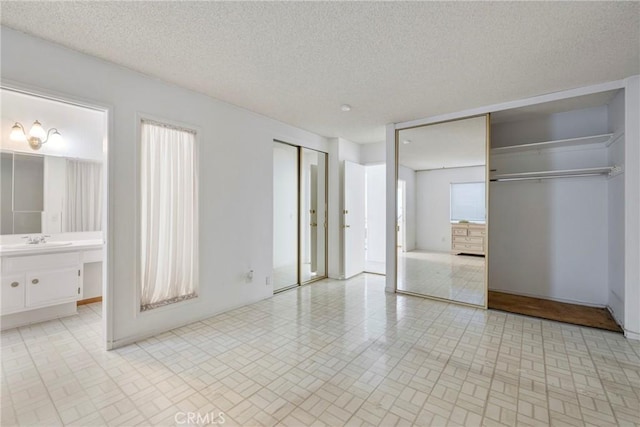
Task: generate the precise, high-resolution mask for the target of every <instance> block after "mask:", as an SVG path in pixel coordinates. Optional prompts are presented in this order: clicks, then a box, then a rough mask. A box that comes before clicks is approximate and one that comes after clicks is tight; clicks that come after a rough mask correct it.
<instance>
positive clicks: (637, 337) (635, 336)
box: [624, 329, 640, 341]
mask: <svg viewBox="0 0 640 427" xmlns="http://www.w3.org/2000/svg"><path fill="white" fill-rule="evenodd" d="M624 336H625V338H627V339H630V340H634V341H640V333H638V332H633V331H630V330H628V329H625V330H624Z"/></svg>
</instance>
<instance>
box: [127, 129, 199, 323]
mask: <svg viewBox="0 0 640 427" xmlns="http://www.w3.org/2000/svg"><path fill="white" fill-rule="evenodd" d="M141 139H142V141H141V142H142V146H141V152H140V157H141V174H140V180H141V206H140V207H141V224H140V225H141V227H140V230H141V235H140V238H141V240H140V242H141V245H140V247H141V259H140V260H141V280H142V292H141V299H140V303H141V310H143V311H144V310H148V309H151V308H155V307H159V306H162V305H166V304H170V303H173V302H177V301H181V300H184V299H188V298H193V297H195V296H196V291H197V283H196V282H197V267H198V266H197V259H198V171H197V161H196V147H195V134H194V133H193V132H191V131H186V130H181V129H176V128H173V127H169V126H165V125H162V124H156V123H151V122H146V121H143V122H142V132H141Z"/></svg>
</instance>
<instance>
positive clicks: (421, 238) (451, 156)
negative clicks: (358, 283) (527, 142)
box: [396, 116, 488, 307]
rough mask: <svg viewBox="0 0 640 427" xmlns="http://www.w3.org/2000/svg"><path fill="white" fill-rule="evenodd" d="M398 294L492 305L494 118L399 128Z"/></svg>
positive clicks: (480, 117)
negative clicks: (490, 179) (491, 158)
mask: <svg viewBox="0 0 640 427" xmlns="http://www.w3.org/2000/svg"><path fill="white" fill-rule="evenodd" d="M396 147H397V153H398V156H397V161H398V165H397V166H398V169H397V170H398V174H397V177H398V180H397V185H398V193H397V194H398V199H397V227H396V229H397V233H398V236H397V246H398V247H397V281H396V287H397V290H398V292H405V293H410V294H417V295H421V296H427V297H431V298H437V299H443V300H449V301H455V302H459V303H464V304H470V305H476V306H482V307H486V303H487V281H486V277H487V275H486V266H487V261H486V260H487V255H488V254H487V247H488V245H487V235H488V234H487V203H486V201H487V191H488V185H487V184H488V179H487V167H486V166H487V147H488V116H478V117H472V118H467V119H462V120H455V121H450V122H444V123H437V124H432V125H426V126H421V127H415V128H411V129H403V130H400V131H398V132H397V137H396Z"/></svg>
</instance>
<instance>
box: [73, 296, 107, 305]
mask: <svg viewBox="0 0 640 427" xmlns="http://www.w3.org/2000/svg"><path fill="white" fill-rule="evenodd" d="M94 302H102V297H94V298H87V299H82V300H80V301H76V305H85V304H93V303H94Z"/></svg>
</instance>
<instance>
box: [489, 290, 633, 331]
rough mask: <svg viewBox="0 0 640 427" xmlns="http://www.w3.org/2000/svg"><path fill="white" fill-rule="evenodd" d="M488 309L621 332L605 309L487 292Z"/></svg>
mask: <svg viewBox="0 0 640 427" xmlns="http://www.w3.org/2000/svg"><path fill="white" fill-rule="evenodd" d="M489 308H492V309H495V310H502V311H508V312H509V313H517V314H526V315H527V316H533V317H540V318H542V319H548V320H557V321H559V322H565V323H572V324H574V325H582V326H590V327H592V328H599V329H606V330H608V331H614V332H622V329H621V328H620V326H618V324H617V323H616V322H615V320H613V317H612V316H611V313H609V310H607V309H606V308H596V307H587V306H584V305H578V304H567V303H564V302H557V301H549V300H546V299H541V298H532V297H524V296H520V295H512V294H505V293H503V292H494V291H489Z"/></svg>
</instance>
